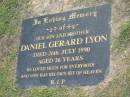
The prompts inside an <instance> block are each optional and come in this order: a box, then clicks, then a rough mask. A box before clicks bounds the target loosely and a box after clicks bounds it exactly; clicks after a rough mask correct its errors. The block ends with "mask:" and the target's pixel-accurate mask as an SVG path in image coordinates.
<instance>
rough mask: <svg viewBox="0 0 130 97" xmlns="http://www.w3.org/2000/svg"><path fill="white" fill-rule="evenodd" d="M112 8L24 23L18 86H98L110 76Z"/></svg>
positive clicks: (84, 11) (98, 8)
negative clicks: (108, 74)
mask: <svg viewBox="0 0 130 97" xmlns="http://www.w3.org/2000/svg"><path fill="white" fill-rule="evenodd" d="M110 19H111V6H110V5H109V4H104V5H100V6H96V7H90V8H84V9H78V10H72V11H68V12H63V13H58V14H50V15H45V16H40V17H35V18H31V19H26V20H24V21H23V25H22V34H21V39H20V40H21V42H20V47H19V54H18V62H17V63H18V64H17V76H16V77H17V81H16V83H17V86H18V87H20V88H27V87H32V86H49V87H50V86H64V85H65V86H86V85H96V84H98V83H99V82H101V81H102V80H104V79H105V77H106V75H107V73H108V67H109V59H110V58H109V57H110V32H111V29H110Z"/></svg>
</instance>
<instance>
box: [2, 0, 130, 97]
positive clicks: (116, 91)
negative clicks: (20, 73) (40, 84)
mask: <svg viewBox="0 0 130 97" xmlns="http://www.w3.org/2000/svg"><path fill="white" fill-rule="evenodd" d="M16 1H17V0H12V2H10V3H9V4H12V5H10V7H9V9H11V8H12V10H10V12H13V11H14V12H16V10H19V11H20V14H22V15H20V16H18V17H16V15H15V14H13V15H12V13H10V14H8V15H9V16H10V15H11V16H10V17H11V19H12V16H13V19H12V20H13V23H12V21H11V20H10V19H8V21H5V22H4V23H3V22H0V28H2V29H4V30H1V31H0V37H1V38H0V45H1V47H0V57H1V59H0V71H1V72H0V96H1V97H62V96H63V97H129V96H130V54H129V53H130V46H129V45H130V43H129V42H130V40H129V38H130V36H129V35H130V33H129V32H130V22H127V21H128V20H129V16H130V13H129V12H130V3H129V2H130V1H129V0H105V1H108V2H110V3H112V7H113V13H112V16H113V17H112V46H111V68H110V73H109V76H108V78H107V79H106V80H105V81H104V82H102V83H100V84H99V85H97V86H92V87H81V88H75V89H72V88H69V89H68V88H62V89H59V88H56V89H54V88H50V89H31V90H20V89H17V88H15V71H16V70H15V69H16V55H17V50H18V44H19V32H20V23H19V22H20V21H21V20H22V19H23V18H29V17H33V16H39V15H45V14H48V13H57V12H62V11H67V10H72V9H76V8H79V7H86V6H93V5H96V4H100V3H101V2H102V1H104V0H92V1H89V2H88V1H82V0H71V1H69V0H65V1H63V0H30V1H28V2H26V1H22V0H18V1H19V2H18V4H19V6H21V5H22V6H23V7H22V9H21V8H20V7H18V8H17V6H16V4H17V3H15V2H16ZM5 2H9V0H5V1H2V2H0V4H3V5H6V6H9V5H8V3H5ZM6 6H4V7H3V6H2V8H1V10H2V14H7V13H8V11H7V10H6V9H8V8H6ZM16 14H18V13H16ZM8 15H7V16H8ZM7 16H3V15H1V17H0V19H1V20H6V19H7ZM10 21H11V22H10ZM8 22H9V23H10V25H11V27H9V26H7V23H8ZM9 23H8V24H9ZM12 24H13V25H12ZM17 25H19V26H17ZM3 26H4V27H5V28H4V27H3ZM6 27H7V28H8V29H7V28H6ZM12 27H14V28H15V30H14V29H11V28H12ZM12 30H14V31H12ZM11 31H12V32H13V33H7V32H11ZM14 32H15V33H14ZM115 41H116V42H115ZM85 95H86V96H85ZM87 95H89V96H87Z"/></svg>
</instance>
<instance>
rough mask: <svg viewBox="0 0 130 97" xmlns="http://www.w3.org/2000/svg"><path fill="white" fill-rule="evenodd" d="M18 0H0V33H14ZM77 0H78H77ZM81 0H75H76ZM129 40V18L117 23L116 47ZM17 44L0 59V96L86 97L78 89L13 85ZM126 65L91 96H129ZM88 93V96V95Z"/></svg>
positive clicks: (129, 81) (129, 80)
mask: <svg viewBox="0 0 130 97" xmlns="http://www.w3.org/2000/svg"><path fill="white" fill-rule="evenodd" d="M19 1H20V0H0V36H1V35H15V34H16V32H17V31H16V30H17V24H18V23H17V21H18V18H19V15H20V14H19V13H20V12H19ZM77 1H78V0H77ZM80 1H81V0H79V2H80ZM129 40H130V21H128V22H126V23H124V24H123V25H122V27H121V32H120V35H119V37H118V39H117V41H116V43H115V45H116V48H121V47H125V45H127V43H128V41H129ZM17 50H18V49H17V48H15V49H13V48H12V50H11V51H10V53H9V54H8V55H7V56H6V57H5V58H4V62H2V63H0V97H86V96H85V93H84V92H83V91H82V90H81V89H79V88H75V89H72V88H71V89H70V88H69V89H68V88H49V89H38V88H37V89H30V90H22V89H18V88H16V87H15V86H16V85H15V68H16V65H15V64H16V63H14V62H16V55H17ZM129 96H130V68H128V69H127V71H126V72H125V73H122V74H121V75H119V76H117V77H116V78H115V79H114V80H113V81H112V82H111V83H110V84H109V86H108V87H106V88H105V89H104V90H103V91H100V92H99V90H98V89H97V91H95V96H93V97H129ZM89 97H91V96H89Z"/></svg>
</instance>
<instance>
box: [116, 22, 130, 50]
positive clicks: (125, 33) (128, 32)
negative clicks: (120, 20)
mask: <svg viewBox="0 0 130 97" xmlns="http://www.w3.org/2000/svg"><path fill="white" fill-rule="evenodd" d="M120 29H121V31H120V35H119V37H118V38H117V40H116V41H115V43H114V48H117V49H122V48H125V47H126V45H127V43H128V42H129V41H130V21H127V22H125V23H124V24H122V26H121V28H120Z"/></svg>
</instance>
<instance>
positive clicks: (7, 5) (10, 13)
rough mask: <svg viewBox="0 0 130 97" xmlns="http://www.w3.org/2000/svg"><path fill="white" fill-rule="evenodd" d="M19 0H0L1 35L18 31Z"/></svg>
mask: <svg viewBox="0 0 130 97" xmlns="http://www.w3.org/2000/svg"><path fill="white" fill-rule="evenodd" d="M18 2H19V0H0V36H1V35H3V34H6V35H13V34H15V33H16V30H17V29H16V26H17V22H16V21H17V18H18V16H19V4H18Z"/></svg>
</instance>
